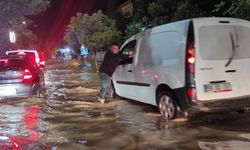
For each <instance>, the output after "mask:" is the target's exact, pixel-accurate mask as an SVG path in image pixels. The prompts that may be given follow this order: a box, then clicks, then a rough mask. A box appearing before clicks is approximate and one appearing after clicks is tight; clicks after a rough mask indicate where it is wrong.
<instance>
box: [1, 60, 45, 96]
mask: <svg viewBox="0 0 250 150" xmlns="http://www.w3.org/2000/svg"><path fill="white" fill-rule="evenodd" d="M43 85H44V79H43V71H42V70H41V69H40V68H39V66H38V65H37V64H36V63H33V62H32V61H31V60H30V59H29V58H28V57H4V58H0V98H5V97H19V96H28V95H37V96H40V95H41V92H42V87H43Z"/></svg>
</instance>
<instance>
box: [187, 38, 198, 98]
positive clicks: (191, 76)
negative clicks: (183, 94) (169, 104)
mask: <svg viewBox="0 0 250 150" xmlns="http://www.w3.org/2000/svg"><path fill="white" fill-rule="evenodd" d="M192 41H193V40H192ZM195 61H196V60H195V47H194V42H188V43H187V51H186V71H187V72H186V73H187V76H186V77H187V87H188V89H187V96H188V98H189V100H191V101H194V100H195V99H196V89H195Z"/></svg>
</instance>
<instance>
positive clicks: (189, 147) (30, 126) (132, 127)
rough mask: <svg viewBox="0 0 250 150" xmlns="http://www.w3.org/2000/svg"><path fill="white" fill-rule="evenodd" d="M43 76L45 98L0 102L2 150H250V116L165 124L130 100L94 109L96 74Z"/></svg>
mask: <svg viewBox="0 0 250 150" xmlns="http://www.w3.org/2000/svg"><path fill="white" fill-rule="evenodd" d="M58 66H60V67H56V65H55V64H54V65H53V67H48V69H47V70H46V75H45V78H46V93H45V97H44V98H34V97H29V98H15V99H2V100H0V150H2V149H4V150H5V149H14V148H13V146H17V147H18V148H20V149H52V150H100V149H105V150H120V149H122V150H196V149H197V150H249V149H250V148H249V147H250V125H249V124H250V117H249V115H250V114H249V113H244V114H237V113H225V114H209V115H208V114H205V115H201V116H197V118H195V119H194V120H185V119H177V120H174V121H170V122H169V121H166V120H165V119H164V118H162V117H161V116H160V115H159V114H158V112H157V109H156V108H155V107H152V106H149V105H145V104H142V103H137V102H133V101H131V100H123V99H113V100H111V99H110V100H109V102H108V103H107V104H98V103H94V101H95V100H96V94H97V93H98V90H99V79H98V75H97V73H96V71H95V70H94V69H93V68H91V67H90V66H88V67H84V66H83V67H82V68H80V69H79V68H78V69H74V68H72V67H69V66H68V65H65V66H63V67H62V64H60V65H58Z"/></svg>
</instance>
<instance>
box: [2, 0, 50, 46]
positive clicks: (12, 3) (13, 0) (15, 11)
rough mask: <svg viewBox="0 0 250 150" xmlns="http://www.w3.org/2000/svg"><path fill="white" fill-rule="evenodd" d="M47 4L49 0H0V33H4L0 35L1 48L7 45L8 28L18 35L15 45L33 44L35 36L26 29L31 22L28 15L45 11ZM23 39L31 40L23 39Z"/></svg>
mask: <svg viewBox="0 0 250 150" xmlns="http://www.w3.org/2000/svg"><path fill="white" fill-rule="evenodd" d="M49 4H50V1H49V0H0V6H2V9H0V28H1V31H0V32H1V35H4V36H1V37H0V44H1V45H0V46H1V48H7V47H9V42H8V41H9V40H8V38H9V37H8V32H9V30H14V31H15V33H16V35H17V37H18V38H17V43H16V44H15V45H16V46H20V45H22V46H25V45H27V46H28V45H34V42H35V41H36V39H37V38H36V36H35V35H34V34H33V32H32V31H31V30H29V29H28V27H29V25H31V24H32V21H31V20H30V19H28V17H29V16H32V15H37V14H39V13H41V12H43V11H45V10H46V8H47V7H48V6H49ZM19 39H23V40H22V41H20V40H19ZM24 39H28V40H29V41H31V42H27V41H28V40H27V41H24ZM34 39H35V40H34ZM23 44H24V45H23Z"/></svg>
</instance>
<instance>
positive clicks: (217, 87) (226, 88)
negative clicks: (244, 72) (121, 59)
mask: <svg viewBox="0 0 250 150" xmlns="http://www.w3.org/2000/svg"><path fill="white" fill-rule="evenodd" d="M230 91H232V86H231V83H230V82H223V83H211V84H205V85H204V92H206V93H210V92H213V93H219V92H230Z"/></svg>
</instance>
